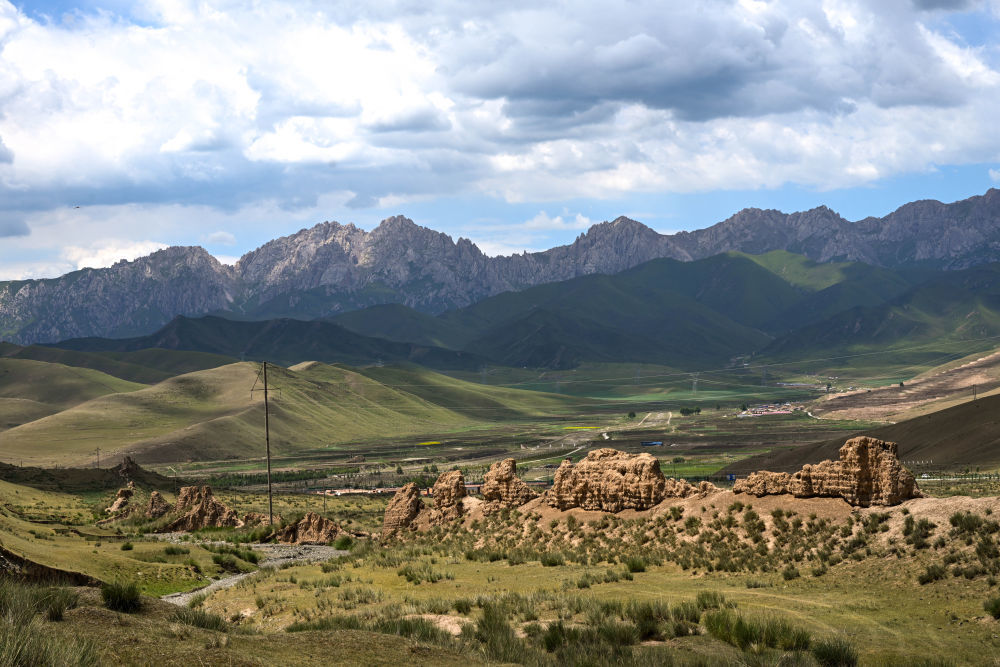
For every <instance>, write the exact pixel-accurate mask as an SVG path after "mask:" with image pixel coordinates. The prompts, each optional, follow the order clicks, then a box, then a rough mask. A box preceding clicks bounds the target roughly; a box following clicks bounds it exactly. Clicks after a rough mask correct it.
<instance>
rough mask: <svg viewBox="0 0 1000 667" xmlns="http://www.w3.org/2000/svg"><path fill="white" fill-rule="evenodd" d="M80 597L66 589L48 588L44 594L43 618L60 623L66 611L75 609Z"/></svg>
mask: <svg viewBox="0 0 1000 667" xmlns="http://www.w3.org/2000/svg"><path fill="white" fill-rule="evenodd" d="M79 600H80V596H79V595H78V594H77V592H76V591H73V590H70V589H68V588H50V589H49V590H48V591H47V593H46V594H45V617H46V618H48V619H49V620H50V621H61V620H63V615H64V614H65V613H66V610H67V609H73V608H74V607H76V604H77V602H78V601H79Z"/></svg>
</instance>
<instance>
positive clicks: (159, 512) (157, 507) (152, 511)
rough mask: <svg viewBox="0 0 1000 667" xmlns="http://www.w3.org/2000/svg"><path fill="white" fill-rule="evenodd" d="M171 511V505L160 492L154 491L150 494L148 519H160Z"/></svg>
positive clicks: (147, 508)
mask: <svg viewBox="0 0 1000 667" xmlns="http://www.w3.org/2000/svg"><path fill="white" fill-rule="evenodd" d="M169 511H170V503H168V502H167V501H166V499H165V498H164V497H163V496H162V495H160V492H159V491H153V492H152V493H151V494H149V505H148V506H147V507H146V518H147V519H159V518H160V517H161V516H163V515H164V514H166V513H167V512H169Z"/></svg>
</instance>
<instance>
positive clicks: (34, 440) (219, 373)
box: [0, 362, 569, 465]
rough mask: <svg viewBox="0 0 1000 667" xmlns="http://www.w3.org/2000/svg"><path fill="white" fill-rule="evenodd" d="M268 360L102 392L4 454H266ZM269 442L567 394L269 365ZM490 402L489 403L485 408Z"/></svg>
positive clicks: (341, 436) (408, 426)
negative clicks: (263, 378) (264, 373)
mask: <svg viewBox="0 0 1000 667" xmlns="http://www.w3.org/2000/svg"><path fill="white" fill-rule="evenodd" d="M259 368H260V367H259V365H258V364H256V363H250V362H241V363H235V364H230V365H227V366H222V367H220V368H214V369H210V370H205V371H198V372H195V373H188V374H184V375H180V376H177V377H175V378H171V379H170V380H167V381H164V382H161V383H159V384H157V385H155V386H152V387H147V388H143V389H141V390H139V391H131V392H129V393H116V394H110V395H105V396H101V397H98V398H95V399H93V400H90V401H87V402H84V403H81V404H79V405H76V406H74V407H72V408H70V409H68V410H64V411H62V412H58V413H56V414H52V415H49V416H46V417H43V418H41V419H38V420H35V421H33V422H30V423H27V424H24V425H22V426H19V427H16V428H13V429H10V430H8V431H5V432H3V433H0V452H2V455H0V456H2V458H3V459H4V460H6V461H20V460H21V459H22V458H23V459H24V460H25V461H28V462H30V463H32V464H39V463H44V464H58V465H66V464H80V463H89V462H90V461H92V460H93V458H94V452H95V450H96V448H97V447H100V448H101V450H102V451H103V452H105V455H106V456H107V455H111V454H112V453H114V452H118V453H122V454H123V453H125V452H129V453H130V454H132V455H133V456H134V457H135V458H136V459H137V460H139V461H141V462H160V463H162V462H172V461H183V460H206V459H208V460H216V459H225V458H235V457H249V456H254V457H256V456H259V455H260V451H259V450H260V443H261V442H263V425H264V415H263V403H262V399H263V397H262V395H261V394H260V393H259V392H255V393H253V394H251V388H252V387H254V385H255V383H256V384H257V387H258V388H259V387H260V385H259V383H258V382H257V375H258V370H259ZM271 369H272V370H271V371H270V372H269V383H270V385H271V386H272V388H274V390H275V391H274V392H273V394H272V399H273V400H272V403H271V443H272V449H273V451H274V452H275V453H276V454H288V453H294V452H300V451H304V450H309V449H317V448H325V447H329V446H333V445H338V444H344V443H355V442H358V441H365V440H371V439H385V438H390V437H397V436H402V435H415V434H424V433H441V432H455V431H458V430H461V429H466V428H470V427H473V426H475V425H477V424H481V423H482V421H483V420H485V419H494V418H497V417H498V416H502V417H503V418H519V417H520V418H530V417H533V416H538V415H541V414H545V413H546V411H557V410H558V409H559V406H560V405H562V404H563V403H565V402H566V401H568V400H569V399H566V398H562V397H557V396H546V395H542V394H537V393H532V392H522V391H517V390H511V389H495V388H487V387H482V386H480V385H475V384H472V383H467V382H462V381H459V380H453V379H450V378H446V377H444V376H439V375H437V374H434V373H431V372H429V371H422V370H421V371H407V370H401V369H371V370H370V371H369V372H371V373H372V375H373V376H379V374H382V378H383V380H384V381H386V382H389V381H394V382H395V383H396V384H397V385H398V386H392V385H391V384H383V382H382V381H379V380H377V379H373V377H367V376H366V375H362V374H361V373H359V372H357V371H354V370H350V369H346V368H340V367H335V366H326V365H323V364H317V363H307V364H302V365H299V366H295V367H293V368H291V369H284V368H280V367H276V366H274V367H271ZM481 408H489V410H483V409H481Z"/></svg>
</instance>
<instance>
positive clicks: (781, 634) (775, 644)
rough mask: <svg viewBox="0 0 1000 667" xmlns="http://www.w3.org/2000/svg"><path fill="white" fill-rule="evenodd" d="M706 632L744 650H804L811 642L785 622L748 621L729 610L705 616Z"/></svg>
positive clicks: (807, 634) (769, 618)
mask: <svg viewBox="0 0 1000 667" xmlns="http://www.w3.org/2000/svg"><path fill="white" fill-rule="evenodd" d="M705 629H706V630H708V633H709V634H710V635H712V636H713V637H715V638H716V639H718V640H720V641H724V642H726V643H727V644H732V645H733V646H736V647H738V648H740V649H742V650H746V649H747V648H750V647H751V646H754V645H756V646H766V647H768V648H780V649H781V650H783V651H804V650H806V649H808V648H809V643H810V637H809V633H808V632H806V631H805V630H802V629H800V628H795V627H792V626H791V625H790V624H789V623H788V621H786V620H784V619H781V618H775V617H769V616H766V617H764V618H759V619H747V618H744V617H743V616H741V615H739V614H736V613H734V612H732V611H730V610H728V609H721V610H719V611H713V612H708V613H707V614H705Z"/></svg>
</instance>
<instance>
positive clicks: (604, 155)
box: [0, 0, 1000, 280]
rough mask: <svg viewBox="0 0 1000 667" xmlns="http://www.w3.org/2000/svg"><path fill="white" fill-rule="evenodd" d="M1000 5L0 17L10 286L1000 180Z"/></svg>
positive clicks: (60, 9) (854, 213)
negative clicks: (343, 246) (274, 242)
mask: <svg viewBox="0 0 1000 667" xmlns="http://www.w3.org/2000/svg"><path fill="white" fill-rule="evenodd" d="M998 118H1000V0H978V1H977V0H879V1H878V2H871V1H870V0H856V1H854V0H814V1H811V2H801V1H792V0H773V1H768V0H706V1H697V0H694V1H689V2H683V3H679V2H678V3H665V2H663V1H662V0H649V1H647V0H620V1H616V0H608V1H602V2H590V1H587V0H580V1H575V2H563V3H559V2H551V3H545V2H539V1H538V0H532V1H531V2H524V1H522V0H508V1H507V2H470V1H469V0H462V1H461V2H458V1H451V0H447V1H442V2H436V1H434V0H419V1H418V0H389V1H384V2H381V1H379V0H372V1H370V2H365V3H361V2H356V1H351V2H343V3H341V2H335V1H333V2H331V1H323V2H310V1H309V0H295V1H294V2H287V3H286V2H282V1H281V0H268V1H267V2H226V1H222V0H220V1H216V0H203V1H201V2H187V1H185V0H149V1H145V0H133V1H123V0H84V1H81V2H73V1H69V0H52V1H49V2H13V3H11V2H8V1H6V0H0V280H10V279H24V278H40V277H54V276H58V275H61V274H63V273H66V272H68V271H72V270H76V269H78V268H83V267H101V266H109V265H111V264H113V263H114V262H115V261H118V260H120V259H133V258H135V257H138V256H141V255H144V254H148V253H150V252H153V251H155V250H157V249H159V248H163V247H166V246H168V245H201V246H203V247H205V248H206V249H208V251H209V252H211V253H212V254H214V255H215V256H216V257H218V258H219V259H220V260H222V261H223V262H226V263H232V262H233V261H235V260H236V259H237V258H238V257H239V256H240V255H241V254H243V253H244V252H247V251H249V250H252V249H254V248H256V247H258V246H260V245H261V244H262V243H265V242H266V241H268V240H270V239H272V238H275V237H278V236H282V235H286V234H290V233H294V232H295V231H297V230H299V229H302V228H306V227H310V226H312V225H314V224H317V223H319V222H323V221H328V220H330V221H338V222H341V223H348V222H352V223H355V224H356V225H358V226H359V227H361V228H363V229H372V228H374V227H375V226H377V225H378V223H379V222H380V221H381V220H382V219H384V218H386V217H389V216H391V215H397V214H402V215H406V216H407V217H409V218H411V219H413V220H414V221H416V222H417V223H418V224H421V225H424V226H426V227H430V228H432V229H436V230H439V231H443V232H445V233H447V234H449V235H451V236H452V237H454V238H456V239H457V238H458V237H460V236H461V237H466V238H470V239H472V240H473V241H475V242H476V243H477V244H479V246H480V247H481V248H482V249H483V250H484V252H486V253H487V254H491V255H495V254H509V253H513V252H520V251H522V250H529V251H530V250H541V249H545V248H548V247H551V246H554V245H560V244H564V243H570V242H572V240H573V239H574V238H575V237H576V236H578V235H579V234H581V233H583V232H584V231H585V230H586V229H587V228H588V227H589V226H590V225H592V224H594V223H597V222H600V221H603V220H611V219H614V218H616V217H618V216H619V215H626V216H628V217H631V218H634V219H636V220H639V221H641V222H644V223H645V224H647V225H649V226H650V227H652V228H653V229H656V230H657V231H660V232H663V233H671V232H675V231H679V230H683V229H687V230H690V229H699V228H702V227H706V226H708V225H711V224H714V223H716V222H719V221H721V220H724V219H725V218H727V217H729V216H730V215H732V214H733V213H735V212H736V211H738V210H739V209H741V208H744V207H748V206H756V207H761V208H776V209H780V210H783V211H788V212H791V211H796V210H806V209H809V208H812V207H815V206H819V205H827V206H830V207H831V208H833V209H834V210H836V211H838V212H839V213H840V214H841V215H843V216H844V217H845V218H847V219H849V220H857V219H861V218H864V217H866V216H869V215H876V216H881V215H885V214H887V213H889V212H891V211H892V210H894V209H895V208H897V207H898V206H900V205H902V204H904V203H906V202H908V201H913V200H917V199H938V200H941V201H955V200H958V199H964V198H966V197H969V196H974V195H977V194H982V193H984V192H985V191H986V190H987V189H989V188H990V187H1000V122H998Z"/></svg>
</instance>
